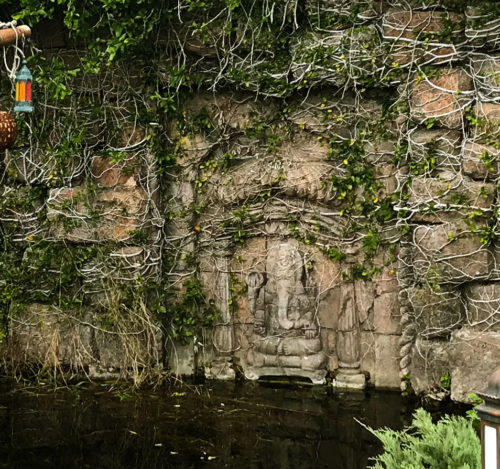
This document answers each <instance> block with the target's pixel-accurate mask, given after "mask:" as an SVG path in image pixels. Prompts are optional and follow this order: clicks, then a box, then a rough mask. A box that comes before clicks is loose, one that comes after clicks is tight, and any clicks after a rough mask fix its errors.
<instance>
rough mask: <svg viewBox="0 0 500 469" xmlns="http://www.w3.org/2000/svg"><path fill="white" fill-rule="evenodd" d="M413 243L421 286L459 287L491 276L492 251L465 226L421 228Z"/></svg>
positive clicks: (452, 225)
mask: <svg viewBox="0 0 500 469" xmlns="http://www.w3.org/2000/svg"><path fill="white" fill-rule="evenodd" d="M414 242H415V246H416V252H415V253H414V268H415V273H416V275H417V277H418V279H419V280H420V281H421V282H429V283H431V284H442V283H455V284H459V283H463V282H465V281H472V280H476V279H479V278H487V277H488V276H489V274H490V269H491V266H492V262H493V256H492V253H491V251H490V250H489V249H488V247H487V246H485V245H484V244H483V243H482V242H481V240H480V239H479V237H478V236H477V234H476V233H472V232H471V230H470V229H469V228H468V227H467V226H466V224H465V223H463V222H457V223H442V224H439V225H434V226H428V225H419V226H418V227H417V228H415V231H414Z"/></svg>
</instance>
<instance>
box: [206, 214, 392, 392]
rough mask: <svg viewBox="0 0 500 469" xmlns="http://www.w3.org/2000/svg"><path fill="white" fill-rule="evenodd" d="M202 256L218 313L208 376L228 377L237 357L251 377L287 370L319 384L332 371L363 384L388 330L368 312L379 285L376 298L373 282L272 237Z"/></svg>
mask: <svg viewBox="0 0 500 469" xmlns="http://www.w3.org/2000/svg"><path fill="white" fill-rule="evenodd" d="M273 225H279V224H278V223H275V224H273ZM273 228H276V226H273V227H271V226H268V227H267V230H268V231H273ZM276 232H277V233H283V232H284V230H283V229H280V228H279V227H278V228H277V230H276ZM202 259H203V260H202V262H201V266H202V269H203V270H204V272H203V273H202V281H203V283H204V286H205V289H206V291H207V292H208V294H209V296H211V297H212V298H213V299H214V300H215V302H216V304H217V306H218V307H219V309H220V310H221V312H222V314H221V318H220V321H219V322H218V324H216V325H215V328H214V332H213V336H212V342H213V346H214V351H215V353H214V357H213V359H212V361H211V362H210V363H209V364H208V366H207V368H206V370H207V375H208V376H209V377H213V378H218V379H221V378H222V379H224V378H225V379H232V378H233V377H234V371H233V370H234V368H237V367H235V364H237V365H238V366H239V368H240V369H241V371H242V373H243V375H244V376H245V378H246V379H250V380H257V379H259V378H262V377H276V376H288V377H292V378H305V379H309V380H310V381H311V382H312V383H314V384H323V383H325V382H326V377H327V374H328V373H331V374H334V375H335V380H334V385H335V386H338V387H350V388H363V387H364V386H365V384H366V376H367V375H368V374H369V373H370V374H371V373H373V370H376V369H377V368H376V365H375V362H376V354H375V351H376V348H377V344H378V342H379V340H378V339H379V338H380V337H381V336H380V337H378V334H379V333H380V334H384V333H385V332H387V331H382V329H383V328H382V327H379V325H377V318H375V319H374V316H373V313H374V309H376V307H377V300H379V302H380V300H381V299H384V295H386V292H385V291H384V292H383V293H381V294H380V295H379V296H378V297H377V296H376V288H374V284H373V283H371V282H363V281H352V280H345V276H343V275H342V270H343V268H344V267H345V266H342V265H341V263H340V262H332V261H330V260H328V259H327V258H326V257H325V256H324V255H323V254H322V253H320V252H318V251H317V249H314V248H311V247H309V246H305V245H304V244H303V243H299V242H298V241H296V240H295V239H290V238H283V237H279V236H261V237H255V238H252V239H250V240H248V241H247V243H246V244H245V245H244V246H242V247H240V248H237V249H235V250H231V248H230V246H229V245H228V246H227V248H226V249H215V250H213V251H211V252H210V253H208V252H205V253H204V254H203V255H202ZM229 292H232V293H229ZM386 309H387V308H386ZM393 309H394V308H393ZM395 309H397V304H396V305H395ZM387 314H391V312H388V313H387ZM378 322H380V318H379V319H378ZM386 322H387V321H386ZM379 329H380V330H379ZM392 333H393V334H392V335H391V337H395V338H397V337H399V335H398V334H399V331H396V330H395V331H392ZM367 334H369V335H370V336H371V338H372V340H371V343H372V349H371V350H368V351H367V350H366V347H364V345H363V344H364V342H366V337H367ZM372 355H373V356H372ZM395 367H396V375H397V372H398V371H399V370H398V369H397V368H398V366H397V362H395ZM388 384H390V385H393V386H397V385H398V382H394V383H388Z"/></svg>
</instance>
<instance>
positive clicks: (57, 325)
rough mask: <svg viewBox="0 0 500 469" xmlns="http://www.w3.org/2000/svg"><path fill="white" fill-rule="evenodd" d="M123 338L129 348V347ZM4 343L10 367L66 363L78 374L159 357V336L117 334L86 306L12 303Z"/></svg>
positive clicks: (126, 366) (120, 368)
mask: <svg viewBox="0 0 500 469" xmlns="http://www.w3.org/2000/svg"><path fill="white" fill-rule="evenodd" d="M158 331H159V329H158ZM129 332H130V331H129ZM142 332H144V331H142ZM127 341H128V346H129V347H131V350H128V351H127V348H126V347H127V346H126V344H125V343H126V342H127ZM7 348H8V351H9V352H8V353H9V361H10V362H11V365H12V366H19V367H21V368H22V367H26V366H35V367H45V368H51V367H60V369H61V371H64V370H65V369H67V368H71V369H72V370H73V371H76V372H81V373H84V372H89V370H90V374H91V375H92V374H93V373H96V375H97V376H99V375H102V373H107V372H119V371H126V370H127V369H129V368H132V366H133V365H134V360H136V363H143V365H146V364H147V363H148V361H149V360H151V359H154V357H156V359H157V360H159V358H160V356H161V352H160V350H161V338H160V336H159V335H156V336H151V337H146V334H143V335H141V334H136V335H135V337H132V338H131V337H127V334H125V335H123V336H120V335H119V334H117V333H116V331H113V330H110V329H109V328H108V327H107V326H106V325H104V324H103V323H102V322H101V318H99V316H97V315H92V314H91V313H90V312H89V311H85V310H61V309H60V308H57V307H55V306H50V305H42V304H30V305H23V304H17V303H16V304H14V305H12V307H11V327H10V332H9V337H8V339H7ZM133 355H134V356H133Z"/></svg>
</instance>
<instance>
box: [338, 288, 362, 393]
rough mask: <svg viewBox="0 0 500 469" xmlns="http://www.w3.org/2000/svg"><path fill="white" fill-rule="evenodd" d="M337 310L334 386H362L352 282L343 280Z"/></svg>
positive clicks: (356, 314)
mask: <svg viewBox="0 0 500 469" xmlns="http://www.w3.org/2000/svg"><path fill="white" fill-rule="evenodd" d="M341 292H342V293H341V295H342V300H341V304H340V310H339V322H338V338H337V355H338V360H339V372H338V373H337V375H336V376H335V380H334V383H333V384H334V386H336V387H345V388H360V389H362V388H364V387H365V381H366V378H365V375H364V374H363V373H361V341H360V320H361V318H360V317H359V316H360V315H359V312H358V308H357V304H356V293H355V288H354V282H352V281H351V282H344V283H343V285H342V290H341Z"/></svg>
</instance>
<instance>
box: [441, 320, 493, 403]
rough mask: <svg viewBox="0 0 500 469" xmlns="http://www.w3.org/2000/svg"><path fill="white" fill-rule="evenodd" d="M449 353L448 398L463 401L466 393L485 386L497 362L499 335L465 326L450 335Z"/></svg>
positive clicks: (480, 389)
mask: <svg viewBox="0 0 500 469" xmlns="http://www.w3.org/2000/svg"><path fill="white" fill-rule="evenodd" d="M449 353H450V359H449V362H450V375H451V398H452V399H453V400H455V401H459V402H466V401H468V400H469V399H468V397H467V396H468V394H469V393H477V392H478V391H482V390H483V389H484V387H485V385H486V383H487V382H488V379H489V377H490V376H491V374H492V370H494V369H495V368H496V367H497V366H498V363H500V335H499V333H498V332H477V331H476V330H471V329H468V328H464V329H462V330H460V331H458V332H457V333H456V334H455V335H454V337H453V338H452V341H451V343H450V352H449Z"/></svg>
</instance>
